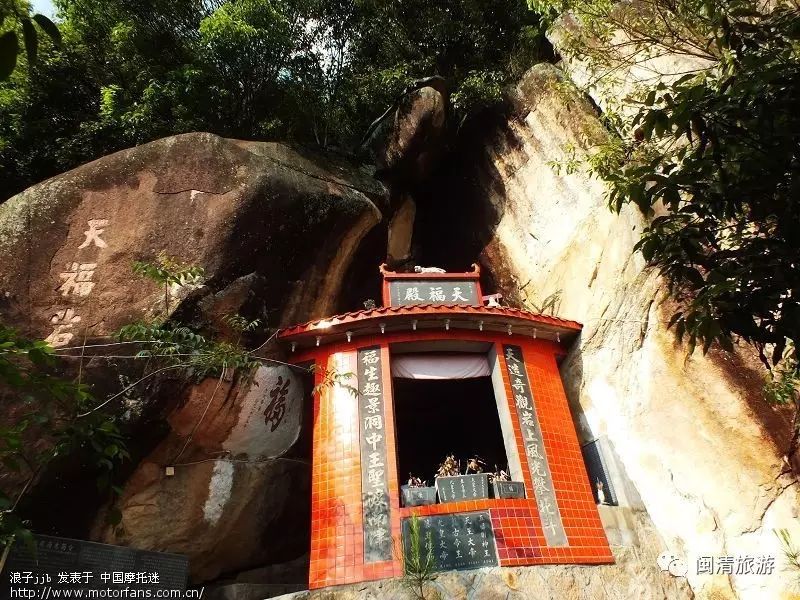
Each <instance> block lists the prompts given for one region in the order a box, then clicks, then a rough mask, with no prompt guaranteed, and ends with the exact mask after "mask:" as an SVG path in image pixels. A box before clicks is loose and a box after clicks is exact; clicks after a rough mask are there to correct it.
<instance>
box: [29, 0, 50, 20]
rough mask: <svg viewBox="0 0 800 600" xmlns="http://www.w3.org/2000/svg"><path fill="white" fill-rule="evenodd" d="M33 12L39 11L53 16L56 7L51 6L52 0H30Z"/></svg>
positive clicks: (47, 15)
mask: <svg viewBox="0 0 800 600" xmlns="http://www.w3.org/2000/svg"><path fill="white" fill-rule="evenodd" d="M31 5H32V6H33V12H35V13H41V14H43V15H44V16H46V17H53V16H55V14H56V7H55V6H53V0H31Z"/></svg>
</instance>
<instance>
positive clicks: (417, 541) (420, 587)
mask: <svg viewBox="0 0 800 600" xmlns="http://www.w3.org/2000/svg"><path fill="white" fill-rule="evenodd" d="M420 523H421V521H420V518H419V516H418V515H417V514H416V513H414V514H412V515H411V517H410V518H409V519H408V547H405V546H404V548H403V583H404V584H405V586H406V587H407V588H408V589H409V590H410V591H411V592H412V593H413V594H414V596H415V597H416V598H417V599H418V600H426V596H425V585H426V584H427V583H429V582H431V581H433V580H434V579H436V575H435V572H434V567H435V562H434V559H433V542H432V539H431V532H430V531H429V532H428V533H427V535H426V536H425V537H424V538H423V536H422V529H421V525H420Z"/></svg>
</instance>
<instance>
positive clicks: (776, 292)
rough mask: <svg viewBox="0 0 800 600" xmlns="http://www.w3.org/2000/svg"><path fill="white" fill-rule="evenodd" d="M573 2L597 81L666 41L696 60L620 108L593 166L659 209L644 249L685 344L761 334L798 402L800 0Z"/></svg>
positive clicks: (776, 396)
mask: <svg viewBox="0 0 800 600" xmlns="http://www.w3.org/2000/svg"><path fill="white" fill-rule="evenodd" d="M569 7H570V8H573V9H574V10H575V11H576V14H577V15H578V19H579V20H580V23H581V27H579V28H576V31H578V33H575V34H572V35H571V37H570V36H569V35H568V36H567V37H568V41H567V42H566V44H565V45H566V47H567V48H568V50H569V51H570V52H571V53H572V56H573V57H577V58H580V59H582V60H585V61H588V62H589V64H591V65H592V67H593V69H594V71H595V72H596V73H598V74H599V75H598V77H597V78H596V79H595V80H594V81H593V82H592V83H591V84H590V85H594V84H595V83H598V82H599V80H600V78H601V77H602V76H603V75H604V74H607V73H622V74H623V75H624V74H625V73H627V72H629V71H630V69H632V68H640V67H641V68H644V67H645V66H647V65H650V66H651V67H652V61H653V60H654V59H657V58H658V57H660V56H663V55H666V54H669V55H671V56H673V57H674V56H679V57H683V58H684V59H686V64H687V65H690V68H688V69H687V70H688V72H687V73H684V74H677V75H676V76H673V77H666V78H665V77H662V76H660V75H659V74H658V73H655V74H654V76H653V77H652V78H649V79H648V78H645V79H644V81H643V83H642V84H641V85H640V86H639V88H638V89H637V90H636V91H635V93H634V94H632V95H631V96H630V97H627V98H625V99H623V100H622V102H621V103H619V104H618V105H617V107H616V108H617V109H618V110H616V111H615V110H614V108H613V107H612V108H611V109H610V110H609V113H608V114H607V115H606V123H607V125H608V126H609V127H610V128H611V129H612V131H613V132H614V133H615V134H616V135H615V136H612V138H611V139H610V140H609V142H608V143H606V144H604V145H603V146H602V147H600V148H598V149H596V152H595V153H594V154H593V155H592V156H591V158H590V165H591V167H592V169H593V171H594V172H595V173H596V174H597V175H598V176H599V177H601V178H602V179H603V180H605V181H606V182H607V183H608V184H609V188H610V194H609V204H610V206H611V208H612V209H613V210H616V211H619V210H621V209H622V207H623V206H624V205H626V204H634V205H636V206H638V207H639V208H640V209H641V210H642V211H643V212H645V213H646V214H648V215H650V216H651V217H653V218H652V220H651V221H650V223H649V226H648V227H647V228H646V229H645V231H644V232H643V234H642V237H641V240H640V241H639V243H638V245H637V248H638V249H639V250H640V251H641V252H642V255H643V256H644V257H645V259H646V260H647V261H648V262H649V263H650V264H652V265H654V266H656V267H658V268H659V269H660V271H661V272H662V273H663V274H664V275H666V277H667V279H668V281H669V285H670V288H669V290H670V292H671V294H672V296H673V297H674V298H675V299H677V300H678V301H679V303H680V305H681V307H682V308H681V309H680V310H678V311H677V312H676V313H675V315H674V316H673V317H672V319H671V321H670V326H671V327H674V328H675V331H676V333H677V335H678V337H680V338H682V339H687V340H688V343H689V349H690V350H693V349H694V347H695V345H696V344H702V346H703V350H704V351H708V350H709V348H710V347H711V345H712V344H713V343H715V342H717V343H719V344H720V345H721V346H722V347H723V348H726V349H731V348H732V340H733V338H734V337H737V336H738V337H739V338H741V339H743V340H745V341H747V342H750V343H752V344H754V345H755V347H756V348H757V349H758V351H759V353H760V356H761V358H762V361H763V362H764V364H765V365H767V366H768V367H773V366H775V365H779V364H781V365H782V366H781V367H780V369H779V370H778V372H776V373H774V374H773V375H772V377H771V379H770V381H769V382H768V385H767V387H766V391H767V397H768V398H769V399H772V400H775V401H779V402H793V403H795V404H797V402H798V397H797V394H796V392H795V391H794V389H795V386H796V383H797V381H798V358H800V357H799V356H798V353H797V341H798V337H799V336H800V265H798V256H800V204H798V198H800V113H798V111H797V109H796V107H797V106H798V102H800V12H799V11H797V7H796V6H795V5H790V4H785V3H777V4H774V5H769V6H766V5H763V4H762V3H758V2H754V1H751V0H703V1H696V0H679V1H678V2H666V1H664V0H649V1H646V2H644V3H642V5H641V6H638V5H637V7H636V8H635V9H634V8H633V7H632V6H627V5H626V6H622V5H614V4H612V3H608V2H605V1H599V2H591V1H583V0H581V1H580V2H578V3H576V4H574V5H569ZM648 61H649V62H648ZM610 76H612V77H613V75H610ZM796 425H800V421H797V419H796ZM797 442H798V436H797V435H796V436H795V439H794V441H793V446H795V447H796V446H797Z"/></svg>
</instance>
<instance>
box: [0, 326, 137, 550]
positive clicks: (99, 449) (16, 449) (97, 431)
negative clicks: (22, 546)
mask: <svg viewBox="0 0 800 600" xmlns="http://www.w3.org/2000/svg"><path fill="white" fill-rule="evenodd" d="M57 363H58V361H57V358H56V356H55V355H54V353H53V350H52V348H51V347H50V346H49V345H48V344H47V343H46V342H43V341H38V340H29V339H26V338H25V337H23V336H20V335H19V334H18V333H17V332H16V331H14V330H13V329H10V328H8V327H5V326H3V325H2V324H0V400H2V403H3V407H4V415H5V418H4V420H3V423H2V425H0V461H2V464H3V469H4V471H5V476H4V478H3V483H2V485H0V546H2V551H1V552H2V559H0V563H2V562H4V560H5V557H6V556H7V554H8V550H9V549H10V547H11V545H12V544H13V543H14V542H15V541H16V540H23V541H27V542H29V541H30V540H31V539H32V538H31V532H30V529H29V523H28V522H27V521H26V520H25V519H24V515H22V514H21V513H20V511H19V506H20V501H21V500H22V499H23V498H24V496H25V495H26V493H27V492H28V491H30V490H31V489H32V487H33V486H34V485H35V484H36V482H37V481H38V479H39V477H40V476H41V474H42V473H43V472H44V471H45V469H46V468H47V467H48V466H49V465H50V464H51V463H52V462H53V461H54V460H56V459H57V458H59V457H61V456H66V455H73V456H82V457H83V458H84V460H86V461H87V463H88V465H89V466H90V467H91V468H94V469H95V470H96V473H97V482H98V486H99V487H100V488H101V490H108V491H111V492H113V491H114V488H113V486H112V484H111V481H112V472H113V470H114V469H115V468H116V467H117V466H118V465H119V463H120V462H122V461H124V460H126V459H127V458H128V451H127V449H126V447H125V443H124V441H123V439H122V435H121V434H120V431H119V429H118V427H117V423H116V419H115V418H114V417H113V416H109V415H107V414H103V413H92V414H89V415H86V414H82V413H83V412H84V411H85V409H86V408H87V407H88V406H89V405H90V404H91V403H92V400H93V399H92V396H91V394H89V392H88V388H87V387H86V386H85V385H83V384H81V383H75V382H72V381H70V380H68V379H65V378H63V377H60V376H58V375H57V374H56V373H55V370H56V368H57V366H58V365H57ZM116 517H118V515H115V514H114V513H113V512H112V513H111V514H110V515H109V518H110V519H111V521H112V523H118V520H116Z"/></svg>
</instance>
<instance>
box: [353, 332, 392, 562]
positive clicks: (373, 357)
mask: <svg viewBox="0 0 800 600" xmlns="http://www.w3.org/2000/svg"><path fill="white" fill-rule="evenodd" d="M381 373H382V369H381V349H380V347H379V346H373V347H370V348H361V349H359V351H358V419H359V421H360V425H359V433H360V438H359V441H360V445H361V504H362V507H363V525H362V527H363V531H364V562H365V563H372V562H382V561H386V560H392V518H391V511H390V508H389V498H390V496H389V469H388V464H389V460H388V458H387V454H386V427H385V424H386V415H385V414H384V404H383V378H382V377H381Z"/></svg>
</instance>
